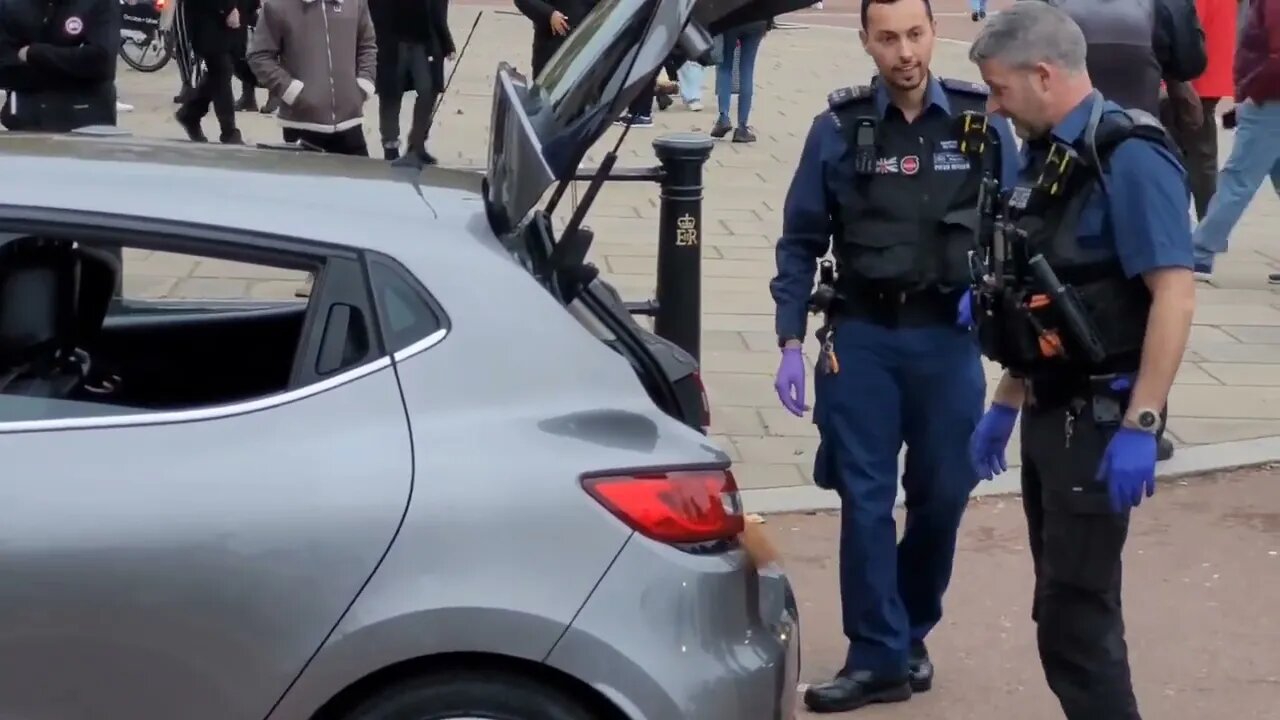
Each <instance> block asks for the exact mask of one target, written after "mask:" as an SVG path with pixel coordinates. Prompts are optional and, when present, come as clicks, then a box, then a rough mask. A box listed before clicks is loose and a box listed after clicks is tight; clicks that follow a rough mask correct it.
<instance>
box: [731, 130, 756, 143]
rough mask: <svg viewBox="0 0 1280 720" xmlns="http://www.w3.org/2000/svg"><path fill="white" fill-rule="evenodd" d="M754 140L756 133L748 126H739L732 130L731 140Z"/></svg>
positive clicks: (738, 141) (737, 141) (741, 141)
mask: <svg viewBox="0 0 1280 720" xmlns="http://www.w3.org/2000/svg"><path fill="white" fill-rule="evenodd" d="M755 141H756V134H755V133H754V132H752V131H751V128H749V127H740V128H738V129H737V130H734V131H733V142H736V143H753V142H755Z"/></svg>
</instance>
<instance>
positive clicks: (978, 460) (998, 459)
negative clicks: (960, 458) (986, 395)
mask: <svg viewBox="0 0 1280 720" xmlns="http://www.w3.org/2000/svg"><path fill="white" fill-rule="evenodd" d="M1017 421H1018V409H1017V408H1015V407H1010V406H1008V405H1001V404H1000V403H992V404H991V408H990V409H989V410H987V412H986V414H985V415H983V416H982V419H981V420H979V421H978V427H976V428H974V429H973V434H972V435H970V436H969V462H970V463H971V464H972V465H973V469H974V470H975V471H976V472H977V473H978V477H979V478H981V479H983V480H990V479H991V478H993V477H995V476H996V475H999V474H1000V473H1002V472H1004V471H1005V470H1008V469H1009V464H1008V463H1007V462H1005V458H1004V451H1005V448H1007V447H1008V446H1009V438H1010V437H1012V436H1013V424H1014V423H1015V422H1017Z"/></svg>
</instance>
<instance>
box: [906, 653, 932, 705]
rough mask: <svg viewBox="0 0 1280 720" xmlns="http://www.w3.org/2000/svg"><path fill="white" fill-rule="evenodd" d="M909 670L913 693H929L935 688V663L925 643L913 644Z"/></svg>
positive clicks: (908, 664)
mask: <svg viewBox="0 0 1280 720" xmlns="http://www.w3.org/2000/svg"><path fill="white" fill-rule="evenodd" d="M907 668H908V673H909V674H910V676H911V691H912V692H918V693H922V692H929V689H930V688H932V687H933V661H932V660H930V659H929V648H927V647H925V646H924V643H923V642H913V643H911V650H910V651H909V654H908V655H907Z"/></svg>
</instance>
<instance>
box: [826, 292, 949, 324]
mask: <svg viewBox="0 0 1280 720" xmlns="http://www.w3.org/2000/svg"><path fill="white" fill-rule="evenodd" d="M963 292H964V291H963V290H958V291H953V292H943V291H941V290H936V289H929V290H917V291H914V292H901V291H884V292H875V291H867V290H862V291H854V292H851V291H845V292H843V293H841V294H840V295H838V296H837V297H836V299H835V302H833V303H832V305H831V312H832V315H833V316H836V317H848V318H856V319H858V320H866V321H868V322H872V323H875V324H877V325H884V326H886V327H931V326H936V325H954V324H955V323H956V319H957V317H958V315H959V308H960V305H959V303H960V296H961V295H962V294H963Z"/></svg>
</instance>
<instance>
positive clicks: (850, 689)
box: [804, 670, 911, 713]
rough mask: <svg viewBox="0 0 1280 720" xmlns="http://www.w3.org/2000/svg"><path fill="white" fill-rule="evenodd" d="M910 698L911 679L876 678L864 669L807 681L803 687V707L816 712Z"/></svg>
mask: <svg viewBox="0 0 1280 720" xmlns="http://www.w3.org/2000/svg"><path fill="white" fill-rule="evenodd" d="M910 699H911V683H910V681H909V679H908V678H906V677H902V678H894V679H892V680H882V679H876V678H875V677H873V676H872V675H871V673H869V672H867V671H865V670H859V671H857V672H854V673H850V674H843V673H842V674H840V675H837V676H836V677H835V679H834V680H832V681H831V682H825V683H822V684H821V685H811V686H810V687H809V689H808V690H805V691H804V704H805V707H807V708H809V709H810V710H812V711H813V712H816V713H838V712H849V711H850V710H857V709H858V708H860V707H863V706H866V705H871V704H873V703H893V702H903V701H905V700H910Z"/></svg>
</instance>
